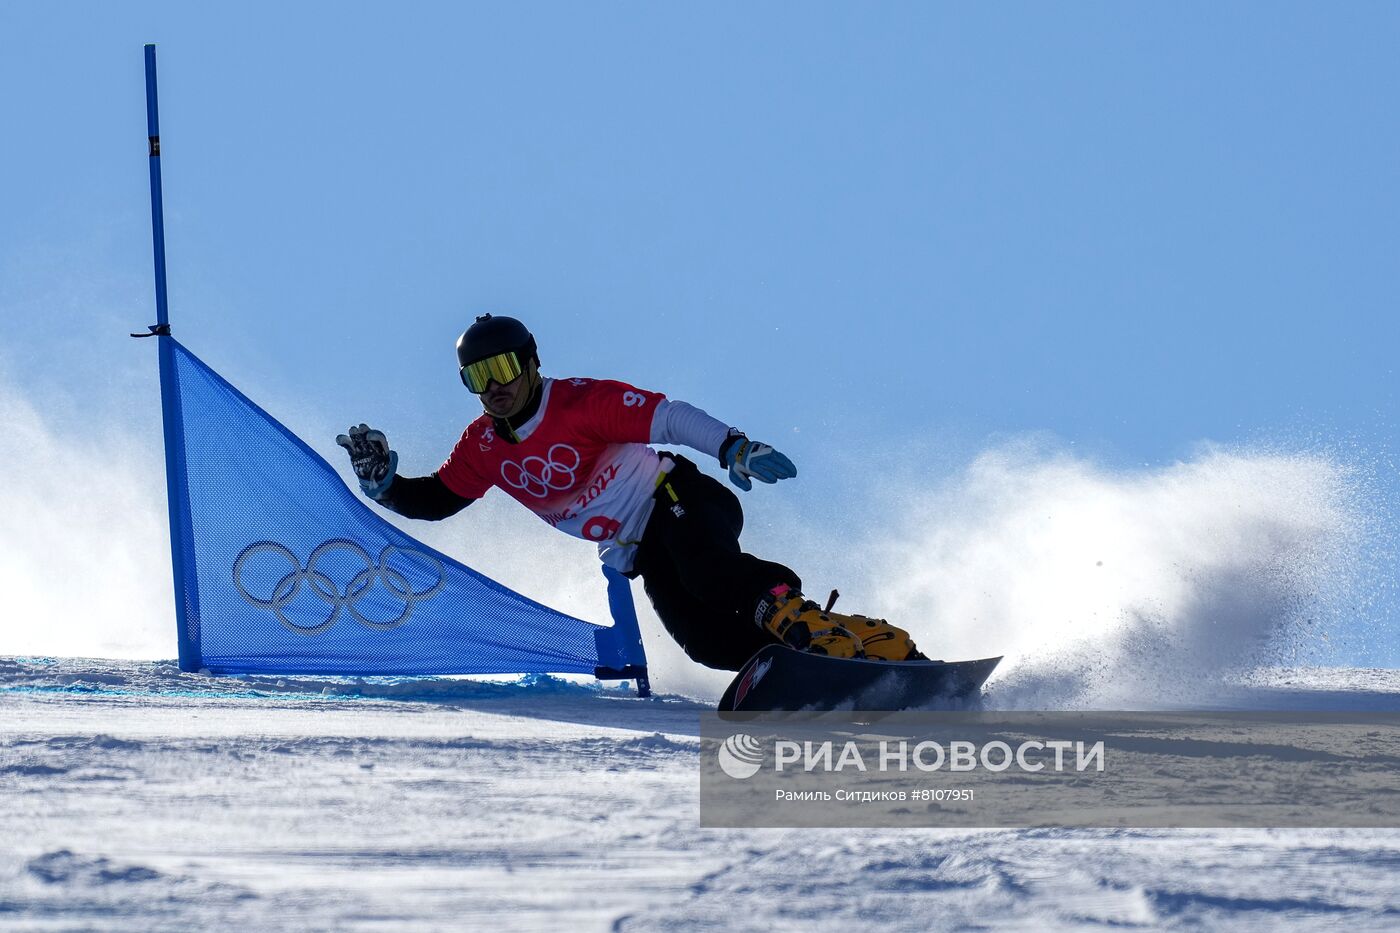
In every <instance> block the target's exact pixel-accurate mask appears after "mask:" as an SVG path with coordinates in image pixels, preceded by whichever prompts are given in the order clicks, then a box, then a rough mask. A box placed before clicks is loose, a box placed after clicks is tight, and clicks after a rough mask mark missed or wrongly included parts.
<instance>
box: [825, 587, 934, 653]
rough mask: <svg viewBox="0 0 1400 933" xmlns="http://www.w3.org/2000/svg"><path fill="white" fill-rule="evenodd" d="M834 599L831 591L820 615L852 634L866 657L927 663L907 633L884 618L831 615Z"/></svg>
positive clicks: (833, 592) (836, 613)
mask: <svg viewBox="0 0 1400 933" xmlns="http://www.w3.org/2000/svg"><path fill="white" fill-rule="evenodd" d="M836 596H837V593H836V591H835V590H832V591H831V599H829V600H827V603H826V611H825V612H824V613H823V615H825V616H828V617H829V618H830V619H831V621H833V622H836V623H839V624H840V625H841V626H842V627H843V628H846V629H849V630H850V631H851V632H853V633H854V634H855V636H856V637H857V638H859V639H860V644H861V648H862V650H864V652H865V656H866V657H867V658H873V659H875V660H877V661H927V660H928V658H927V657H926V656H925V655H924V654H923V652H921V651H920V650H919V649H918V648H916V647H914V639H912V638H910V637H909V633H908V632H906V631H905V630H904V629H902V628H900V627H899V626H898V625H891V624H890V623H888V622H886V621H885V620H884V619H872V618H870V616H861V615H853V616H848V615H842V614H841V613H839V612H832V611H831V607H832V605H833V604H835V602H836Z"/></svg>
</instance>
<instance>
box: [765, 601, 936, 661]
mask: <svg viewBox="0 0 1400 933" xmlns="http://www.w3.org/2000/svg"><path fill="white" fill-rule="evenodd" d="M838 596H840V593H838V592H837V591H836V590H832V591H831V597H830V598H829V599H828V600H827V603H826V608H825V609H823V608H822V607H821V606H818V605H817V604H816V603H814V602H812V601H811V600H810V599H807V598H805V597H804V596H803V595H802V593H801V592H800V591H798V590H795V589H793V588H792V587H790V586H788V585H787V584H786V583H781V584H779V585H778V586H775V587H773V589H771V590H769V591H768V593H767V594H766V595H765V596H764V598H763V599H761V600H759V603H758V611H757V613H756V614H755V621H757V622H758V624H759V626H760V627H761V628H763V629H765V630H767V631H768V632H770V633H772V634H773V635H774V636H775V637H777V638H778V640H779V641H781V642H782V643H783V644H785V645H788V646H789V647H791V648H795V649H797V650H798V651H806V652H809V653H811V654H824V655H829V656H831V657H836V658H870V659H874V660H881V661H924V660H927V658H926V657H925V656H924V655H923V654H922V653H920V652H919V649H918V648H916V647H914V641H913V639H911V638H910V637H909V633H908V632H906V631H905V630H904V629H902V628H899V627H898V626H895V625H891V624H890V623H888V622H886V621H885V620H884V619H872V618H870V617H869V616H862V615H849V616H848V615H843V614H842V613H839V612H832V611H831V607H832V606H834V605H835V604H836V599H837V597H838Z"/></svg>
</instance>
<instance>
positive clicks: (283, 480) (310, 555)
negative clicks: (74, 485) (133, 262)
mask: <svg viewBox="0 0 1400 933" xmlns="http://www.w3.org/2000/svg"><path fill="white" fill-rule="evenodd" d="M157 339H158V340H159V341H160V343H161V348H160V350H161V370H162V372H161V376H162V379H161V382H162V389H163V403H164V409H165V421H166V424H165V426H166V445H167V455H168V456H167V468H168V470H169V471H170V503H171V531H172V538H173V551H174V563H175V574H176V594H177V599H179V600H180V603H181V605H180V607H179V608H180V612H179V613H178V615H179V617H180V620H181V622H180V628H181V631H180V666H181V667H182V668H185V669H186V670H198V669H200V668H207V669H208V670H210V671H211V672H213V673H222V674H229V673H321V674H349V675H373V674H449V673H531V672H540V673H543V672H554V673H581V674H596V675H598V676H613V677H623V676H627V677H631V676H638V677H640V678H644V677H645V669H644V665H645V663H646V660H645V657H644V655H643V653H642V646H641V639H640V636H639V633H638V631H637V627H636V620H635V615H634V614H632V612H631V598H630V592H627V591H626V581H625V580H623V579H622V578H621V577H617V578H616V579H611V578H610V580H609V586H610V596H611V598H612V602H613V606H614V615H615V616H616V617H617V621H618V624H615V625H614V626H612V627H603V626H599V625H594V624H592V623H589V622H585V621H583V620H580V619H576V618H573V617H571V616H567V615H564V614H562V613H559V612H556V611H554V610H552V609H549V608H547V607H545V606H542V605H540V604H539V603H536V602H534V601H532V600H530V599H527V598H525V597H524V596H521V595H520V594H518V593H515V592H513V591H511V590H509V589H507V588H506V587H504V586H501V585H500V584H498V583H496V582H494V581H492V580H490V579H488V578H487V577H484V576H482V575H481V574H479V573H477V572H476V571H474V570H472V569H471V568H469V567H467V566H465V565H463V564H461V563H459V562H457V561H455V560H453V559H452V558H450V557H448V556H446V555H445V554H442V553H440V552H438V551H435V550H433V549H432V548H430V547H427V546H426V545H424V544H422V543H420V542H419V541H417V540H415V539H413V538H412V537H409V536H408V535H406V534H404V533H403V532H402V531H400V530H399V529H397V528H395V527H394V526H393V525H391V524H389V523H388V522H387V521H385V520H384V519H383V518H382V517H380V516H379V515H377V514H375V512H374V510H373V507H372V506H370V505H369V503H367V502H366V501H365V500H364V499H363V498H362V497H361V496H360V495H359V494H358V493H357V492H354V491H352V490H351V489H350V488H349V487H348V486H347V484H346V482H345V481H344V480H343V479H342V478H341V477H340V476H339V475H338V474H337V473H336V471H335V470H334V469H333V468H332V467H331V466H330V464H328V463H327V462H326V461H325V460H324V459H322V458H321V457H320V456H319V455H318V454H316V453H315V452H314V451H313V450H312V449H311V448H310V447H308V446H307V445H306V444H305V443H303V442H302V441H301V440H299V439H298V438H297V437H296V436H295V435H293V434H292V433H291V432H290V431H288V430H287V429H286V428H285V427H283V426H282V425H281V424H279V423H278V422H277V421H276V420H275V419H273V418H272V417H271V416H270V415H268V414H267V413H266V412H264V411H263V410H262V409H261V408H259V407H258V406H257V405H255V404H254V403H253V402H252V401H250V400H249V399H248V398H247V397H246V396H244V395H243V394H242V393H241V392H239V391H238V390H237V389H236V388H234V387H233V386H232V385H231V384H229V383H228V382H226V381H225V380H224V379H223V378H222V377H220V376H219V375H218V374H217V373H216V372H214V371H213V370H212V369H210V368H209V367H208V366H207V365H205V364H204V363H203V362H202V361H200V360H199V359H198V358H197V357H195V356H194V354H192V353H191V352H190V351H189V350H188V349H186V348H185V347H184V346H182V345H181V344H179V343H178V342H177V341H176V340H175V339H174V338H173V337H171V336H169V335H168V334H164V335H161V336H159V337H158V338H157ZM619 585H620V588H619ZM642 683H644V681H642ZM639 685H641V684H639Z"/></svg>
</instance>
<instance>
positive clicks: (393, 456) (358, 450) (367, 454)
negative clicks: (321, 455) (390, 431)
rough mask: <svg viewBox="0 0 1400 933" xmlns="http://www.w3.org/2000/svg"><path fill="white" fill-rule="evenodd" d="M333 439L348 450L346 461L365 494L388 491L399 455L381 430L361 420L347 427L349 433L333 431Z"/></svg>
mask: <svg viewBox="0 0 1400 933" xmlns="http://www.w3.org/2000/svg"><path fill="white" fill-rule="evenodd" d="M335 442H336V443H337V444H339V445H340V446H341V447H344V448H345V449H346V450H348V451H349V452H350V465H351V466H353V467H354V468H355V476H356V478H357V479H359V481H360V489H361V490H362V491H363V492H364V494H365V495H367V496H369V497H370V498H371V499H378V498H379V497H380V496H382V495H384V493H386V492H388V491H389V485H390V484H391V483H393V482H394V471H395V470H397V469H398V466H399V455H398V454H397V453H396V452H395V451H392V450H390V449H389V439H388V438H386V437H385V436H384V432H383V431H376V430H374V428H371V427H370V426H369V425H367V424H361V425H357V426H355V427H353V428H351V429H350V433H349V434H338V435H336V438H335Z"/></svg>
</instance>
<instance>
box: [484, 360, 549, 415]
mask: <svg viewBox="0 0 1400 933" xmlns="http://www.w3.org/2000/svg"><path fill="white" fill-rule="evenodd" d="M534 384H535V361H534V360H531V361H530V362H528V363H526V364H525V371H524V372H522V373H521V374H520V375H519V376H516V377H515V378H514V379H512V380H511V381H510V382H507V383H506V384H505V385H501V384H500V383H499V382H497V381H496V380H494V379H493V380H491V381H490V382H488V383H487V384H486V391H485V392H482V393H481V394H480V395H478V396H477V398H479V399H481V407H482V408H485V409H486V413H487V414H488V415H492V416H494V417H496V418H509V417H510V416H511V415H513V414H515V413H516V412H518V411H520V409H522V408H524V407H525V403H526V402H528V401H529V400H530V390H531V388H532V387H533V386H534Z"/></svg>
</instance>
